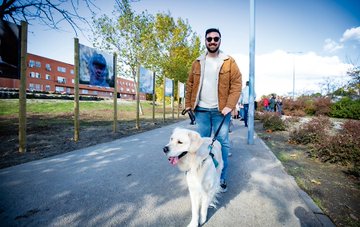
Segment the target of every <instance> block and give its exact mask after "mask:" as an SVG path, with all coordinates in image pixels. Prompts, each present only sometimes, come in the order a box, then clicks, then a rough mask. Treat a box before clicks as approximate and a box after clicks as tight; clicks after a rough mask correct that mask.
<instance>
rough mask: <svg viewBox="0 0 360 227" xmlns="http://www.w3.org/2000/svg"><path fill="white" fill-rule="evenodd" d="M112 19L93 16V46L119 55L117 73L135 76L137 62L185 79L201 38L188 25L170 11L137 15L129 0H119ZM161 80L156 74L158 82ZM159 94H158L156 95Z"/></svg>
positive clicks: (198, 51)
mask: <svg viewBox="0 0 360 227" xmlns="http://www.w3.org/2000/svg"><path fill="white" fill-rule="evenodd" d="M113 16H114V18H110V17H109V16H107V15H102V16H100V17H99V18H93V24H94V34H95V36H94V45H95V46H97V47H100V48H102V49H105V50H107V51H116V52H117V53H118V56H119V58H118V59H119V63H120V64H118V65H119V70H118V71H119V72H121V73H122V74H123V75H130V76H131V77H132V78H134V79H135V77H136V70H137V67H138V65H139V64H141V65H142V66H145V67H146V68H149V69H150V70H153V71H154V72H157V75H165V76H167V77H168V78H171V79H175V80H180V81H182V82H184V81H185V80H186V77H187V73H188V70H189V67H190V64H191V62H192V61H193V60H194V59H195V58H196V57H197V56H198V55H199V53H200V39H199V37H197V36H196V33H194V32H192V30H191V26H190V25H189V24H188V23H187V22H185V21H183V20H182V19H178V20H177V21H176V22H175V20H174V19H173V18H172V17H171V16H170V15H169V14H157V15H156V16H155V17H154V16H153V15H150V14H148V13H147V12H146V11H145V12H142V13H140V14H136V13H135V12H134V11H133V10H132V9H131V7H130V3H129V1H128V0H118V1H117V7H116V9H115V10H114V12H113ZM162 81H163V77H162V76H158V77H157V84H161V83H162ZM158 97H159V95H158Z"/></svg>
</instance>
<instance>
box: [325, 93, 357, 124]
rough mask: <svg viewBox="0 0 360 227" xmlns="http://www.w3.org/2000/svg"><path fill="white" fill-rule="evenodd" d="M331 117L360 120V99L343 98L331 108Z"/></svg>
mask: <svg viewBox="0 0 360 227" xmlns="http://www.w3.org/2000/svg"><path fill="white" fill-rule="evenodd" d="M330 116H332V117H338V118H350V119H355V120H360V99H358V100H351V99H350V98H349V97H344V98H342V99H341V100H340V101H338V102H336V103H334V104H333V105H332V106H331V111H330Z"/></svg>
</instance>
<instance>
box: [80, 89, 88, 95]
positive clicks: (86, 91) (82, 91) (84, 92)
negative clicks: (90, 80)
mask: <svg viewBox="0 0 360 227" xmlns="http://www.w3.org/2000/svg"><path fill="white" fill-rule="evenodd" d="M81 93H82V94H89V91H88V90H86V89H83V90H81Z"/></svg>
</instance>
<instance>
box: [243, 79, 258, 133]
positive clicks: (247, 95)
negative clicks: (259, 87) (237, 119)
mask: <svg viewBox="0 0 360 227" xmlns="http://www.w3.org/2000/svg"><path fill="white" fill-rule="evenodd" d="M255 97H256V95H254V99H255ZM249 102H250V90H249V81H246V86H245V87H244V88H243V90H242V92H241V95H240V105H243V106H244V123H245V127H248V116H249V115H248V114H249Z"/></svg>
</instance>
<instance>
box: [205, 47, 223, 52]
mask: <svg viewBox="0 0 360 227" xmlns="http://www.w3.org/2000/svg"><path fill="white" fill-rule="evenodd" d="M219 47H220V46H218V47H217V48H216V49H215V50H211V49H210V48H209V46H206V49H207V50H208V51H209V52H210V53H212V54H213V53H216V52H217V51H218V50H219Z"/></svg>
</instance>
